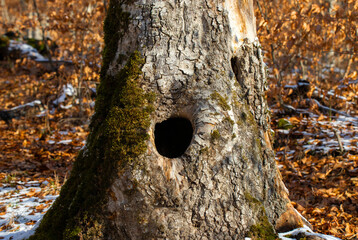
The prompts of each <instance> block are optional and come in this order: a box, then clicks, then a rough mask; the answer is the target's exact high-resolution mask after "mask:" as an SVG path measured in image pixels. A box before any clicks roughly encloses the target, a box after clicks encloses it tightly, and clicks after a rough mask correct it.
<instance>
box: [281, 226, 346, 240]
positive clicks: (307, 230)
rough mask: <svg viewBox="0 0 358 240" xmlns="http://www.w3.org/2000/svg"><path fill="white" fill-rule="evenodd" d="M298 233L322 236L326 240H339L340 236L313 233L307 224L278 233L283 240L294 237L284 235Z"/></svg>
mask: <svg viewBox="0 0 358 240" xmlns="http://www.w3.org/2000/svg"><path fill="white" fill-rule="evenodd" d="M300 233H303V234H305V235H306V236H317V237H320V238H323V239H326V240H341V239H340V238H336V237H333V236H330V235H324V234H320V233H314V232H313V231H312V230H311V229H310V228H309V227H308V226H303V227H302V228H297V229H294V230H292V231H289V232H285V233H279V237H280V239H283V240H288V239H294V238H288V237H285V236H296V235H298V234H300Z"/></svg>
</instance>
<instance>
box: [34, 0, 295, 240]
mask: <svg viewBox="0 0 358 240" xmlns="http://www.w3.org/2000/svg"><path fill="white" fill-rule="evenodd" d="M104 30H105V49H104V53H103V54H104V55H103V65H102V71H101V84H100V86H99V88H98V97H97V100H96V107H95V110H96V113H95V114H94V116H93V117H92V120H91V125H90V135H89V137H88V140H87V144H86V146H85V147H84V149H83V150H81V152H80V153H79V156H78V157H77V160H76V162H75V164H74V166H73V170H72V172H71V176H70V178H69V180H68V181H67V182H66V184H65V185H64V187H63V188H62V190H61V194H60V197H59V198H58V199H57V200H56V202H55V203H54V205H53V206H52V208H51V209H50V210H49V211H48V213H47V214H46V215H45V217H44V219H43V221H42V223H41V225H40V227H39V228H38V229H37V231H36V234H35V235H34V236H32V237H31V239H46V240H48V239H113V240H114V239H244V237H246V236H248V237H252V238H253V239H275V238H276V230H275V228H276V229H281V230H282V229H285V228H289V227H295V226H297V225H299V224H302V221H301V219H300V218H299V216H298V215H297V214H296V213H295V212H294V210H293V208H292V206H291V205H290V203H289V200H288V197H287V195H288V194H287V190H286V188H285V186H284V185H283V183H282V180H281V177H280V173H279V171H278V170H277V167H276V164H275V160H274V152H273V150H272V148H271V132H270V127H269V123H270V119H269V110H268V107H267V105H266V100H265V94H264V91H265V86H266V82H265V81H266V80H265V79H266V76H265V74H266V70H265V64H264V63H263V60H262V54H261V48H260V45H259V44H258V42H257V41H256V30H255V20H254V16H253V3H252V0H226V1H223V0H195V1H192V0H167V1H160V0H146V1H144V0H137V1H135V0H112V1H110V3H109V6H108V12H107V18H106V20H105V24H104ZM286 230H287V229H286Z"/></svg>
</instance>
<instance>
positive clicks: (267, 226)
mask: <svg viewBox="0 0 358 240" xmlns="http://www.w3.org/2000/svg"><path fill="white" fill-rule="evenodd" d="M245 199H246V201H247V202H248V203H249V205H250V208H251V209H253V210H254V211H255V212H259V219H258V222H257V224H255V225H252V226H251V227H250V231H249V233H248V236H249V237H250V238H251V239H253V240H259V239H260V240H263V239H265V240H275V239H279V238H278V235H277V234H276V232H275V230H274V228H273V226H272V225H271V223H270V221H269V220H268V218H267V215H266V210H265V207H264V206H263V204H262V202H261V201H260V200H258V199H256V198H255V197H253V196H252V195H251V194H250V193H249V192H245Z"/></svg>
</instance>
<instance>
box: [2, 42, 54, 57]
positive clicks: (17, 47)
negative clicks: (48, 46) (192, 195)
mask: <svg viewBox="0 0 358 240" xmlns="http://www.w3.org/2000/svg"><path fill="white" fill-rule="evenodd" d="M9 51H20V53H21V55H23V56H27V57H28V58H31V59H33V60H36V61H48V59H47V58H45V57H44V56H42V55H41V54H40V53H39V52H38V51H37V50H36V49H35V48H34V47H32V46H30V45H28V44H26V43H22V42H19V41H15V40H10V45H9Z"/></svg>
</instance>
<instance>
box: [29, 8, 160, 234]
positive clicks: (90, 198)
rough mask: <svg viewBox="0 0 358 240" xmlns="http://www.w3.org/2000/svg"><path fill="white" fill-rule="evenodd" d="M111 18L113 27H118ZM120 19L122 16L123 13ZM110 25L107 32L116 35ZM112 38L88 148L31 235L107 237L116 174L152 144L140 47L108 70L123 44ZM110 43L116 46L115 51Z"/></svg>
mask: <svg viewBox="0 0 358 240" xmlns="http://www.w3.org/2000/svg"><path fill="white" fill-rule="evenodd" d="M112 2H113V1H111V3H112ZM111 6H112V8H113V9H112V10H109V13H108V17H107V18H110V17H112V18H113V17H114V16H113V14H119V15H121V16H122V17H123V16H125V15H127V14H124V13H123V12H121V10H120V8H118V6H117V5H113V4H111ZM110 8H111V7H110ZM111 11H114V12H116V13H114V12H111ZM116 17H118V16H116ZM127 17H128V15H127ZM106 21H107V23H106V24H105V25H107V27H109V26H108V25H113V26H111V27H115V26H114V24H113V23H112V22H111V23H109V22H110V21H109V20H106ZM112 21H113V19H112ZM115 21H120V22H121V21H122V20H121V19H119V18H117V19H115ZM108 31H109V30H106V35H110V32H108ZM116 34H117V33H116ZM116 34H115V35H116ZM118 37H119V36H117V38H118ZM108 41H110V44H109V45H107V46H106V48H107V50H106V51H108V53H107V52H104V65H103V67H102V75H101V84H100V86H99V90H98V98H97V101H96V107H95V110H96V113H95V115H94V116H93V117H92V121H91V125H90V130H91V133H90V135H89V137H88V139H87V145H86V148H85V149H84V150H82V151H81V152H80V153H79V155H78V157H77V159H76V162H75V163H74V166H73V169H72V172H71V176H70V178H69V180H68V181H67V182H66V184H65V185H64V186H63V188H62V190H61V194H60V197H59V198H58V199H57V200H56V202H55V203H54V205H53V207H52V208H51V209H50V210H49V211H48V212H47V214H46V215H45V216H44V219H43V220H42V222H41V225H40V226H39V228H38V229H37V231H36V233H35V235H33V236H32V237H30V240H34V239H37V240H42V239H43V240H45V239H46V240H52V239H53V240H57V239H59V240H60V239H71V240H72V239H103V233H104V232H106V231H108V229H105V228H106V227H107V226H108V225H107V224H105V221H106V219H104V218H103V216H104V215H105V214H104V212H103V211H104V210H103V209H102V206H104V205H105V203H106V196H107V191H108V189H109V188H110V186H111V183H112V180H113V179H114V178H115V177H116V176H117V175H118V172H119V171H120V170H121V169H124V168H126V167H131V168H134V167H135V166H136V165H137V161H138V156H140V155H141V154H143V153H144V152H145V151H146V149H147V146H146V141H147V140H148V138H149V136H148V134H147V129H148V127H149V125H150V114H151V112H152V111H153V107H152V102H153V101H154V95H153V94H148V93H145V92H144V91H143V90H142V88H141V87H140V80H141V76H142V71H141V68H142V66H143V64H144V60H143V59H142V57H141V55H140V53H139V52H134V53H133V54H132V55H131V56H130V57H129V60H128V61H127V63H126V65H125V66H124V67H123V69H122V70H121V71H120V72H119V73H118V74H116V75H115V76H110V75H108V74H106V72H107V69H106V68H108V64H109V62H110V59H112V58H114V56H110V55H109V54H112V53H109V52H115V51H116V49H117V44H118V41H117V40H115V44H114V42H112V41H113V40H109V39H108V37H107V39H106V43H107V44H108ZM111 44H112V45H113V46H111ZM108 47H112V48H111V51H110V50H109V48H108ZM105 59H107V60H105Z"/></svg>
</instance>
